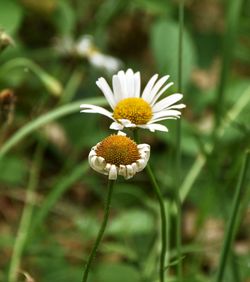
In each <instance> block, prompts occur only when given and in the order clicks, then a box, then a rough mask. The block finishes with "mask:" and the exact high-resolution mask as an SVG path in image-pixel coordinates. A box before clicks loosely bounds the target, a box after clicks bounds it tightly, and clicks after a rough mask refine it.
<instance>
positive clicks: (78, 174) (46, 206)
mask: <svg viewBox="0 0 250 282" xmlns="http://www.w3.org/2000/svg"><path fill="white" fill-rule="evenodd" d="M88 168H89V164H88V161H84V163H82V164H80V165H78V166H76V167H75V168H74V169H73V170H72V171H71V172H70V173H69V172H68V173H66V174H65V175H63V176H62V177H61V178H60V179H59V180H58V182H57V184H55V185H54V187H53V188H52V189H51V192H50V193H49V194H48V195H47V196H46V199H45V200H44V202H43V203H42V205H41V207H40V209H39V211H38V212H37V214H36V217H35V219H34V220H33V224H32V232H35V230H36V228H37V227H39V226H41V225H42V223H43V221H44V220H45V218H46V216H47V215H48V213H49V212H50V210H51V209H52V208H53V206H54V205H55V204H56V202H57V201H58V200H59V199H60V197H61V196H62V195H63V193H65V191H66V190H67V189H68V188H69V187H71V186H72V185H73V184H74V183H76V182H77V181H78V180H79V179H80V178H82V177H83V175H84V173H85V172H86V171H87V169H88Z"/></svg>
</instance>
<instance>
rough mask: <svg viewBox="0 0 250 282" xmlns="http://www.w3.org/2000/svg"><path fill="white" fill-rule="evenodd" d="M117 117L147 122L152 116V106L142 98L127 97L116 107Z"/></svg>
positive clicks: (114, 115) (140, 122)
mask: <svg viewBox="0 0 250 282" xmlns="http://www.w3.org/2000/svg"><path fill="white" fill-rule="evenodd" d="M113 117H114V118H115V119H117V120H118V119H128V120H130V121H131V122H132V123H134V124H146V123H147V122H148V121H150V119H151V118H152V108H151V106H150V105H149V104H148V103H147V102H146V101H144V100H143V99H142V98H126V99H123V100H121V101H120V102H119V103H118V104H117V105H116V107H115V109H114V113H113Z"/></svg>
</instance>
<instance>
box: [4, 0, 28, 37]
mask: <svg viewBox="0 0 250 282" xmlns="http://www.w3.org/2000/svg"><path fill="white" fill-rule="evenodd" d="M22 17H23V10H22V8H21V6H20V5H19V4H18V3H17V2H16V1H14V0H10V1H9V0H1V9H0V28H1V29H4V30H6V32H8V33H9V34H11V35H14V34H15V32H16V31H17V30H18V28H19V26H20V23H21V20H22Z"/></svg>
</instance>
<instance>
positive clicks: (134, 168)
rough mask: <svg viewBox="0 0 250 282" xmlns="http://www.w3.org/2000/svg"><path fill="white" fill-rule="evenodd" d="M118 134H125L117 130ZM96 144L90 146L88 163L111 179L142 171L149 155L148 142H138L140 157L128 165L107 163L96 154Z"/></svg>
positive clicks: (131, 175)
mask: <svg viewBox="0 0 250 282" xmlns="http://www.w3.org/2000/svg"><path fill="white" fill-rule="evenodd" d="M118 135H121V136H125V135H126V134H125V133H123V132H121V131H119V133H118ZM98 144H99V143H98ZM98 144H97V145H96V146H94V147H92V149H91V151H90V153H89V156H88V160H89V164H90V166H91V167H92V168H93V169H94V170H95V171H97V172H99V173H101V174H104V175H108V178H109V179H112V180H115V179H117V176H118V175H121V176H123V177H124V178H125V179H129V178H132V177H133V176H134V175H135V174H136V173H137V172H140V171H142V170H143V169H144V168H145V167H146V165H147V163H148V160H149V157H150V146H149V145H148V144H139V145H137V149H138V152H139V155H140V159H138V160H136V161H135V162H133V163H131V164H128V165H119V166H117V165H114V164H110V163H107V162H106V161H105V159H104V158H103V157H100V156H97V155H96V149H97V147H98Z"/></svg>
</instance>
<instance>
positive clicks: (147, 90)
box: [141, 74, 158, 101]
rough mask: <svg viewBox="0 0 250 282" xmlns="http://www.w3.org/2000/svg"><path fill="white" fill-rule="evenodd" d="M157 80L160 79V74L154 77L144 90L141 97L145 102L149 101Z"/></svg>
mask: <svg viewBox="0 0 250 282" xmlns="http://www.w3.org/2000/svg"><path fill="white" fill-rule="evenodd" d="M157 78H158V74H155V75H154V76H152V77H151V79H150V80H149V82H148V83H147V85H146V87H145V88H144V90H143V93H142V96H141V97H142V98H143V99H144V100H145V101H148V99H149V97H150V93H151V89H152V87H153V85H154V84H155V82H156V80H157Z"/></svg>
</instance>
